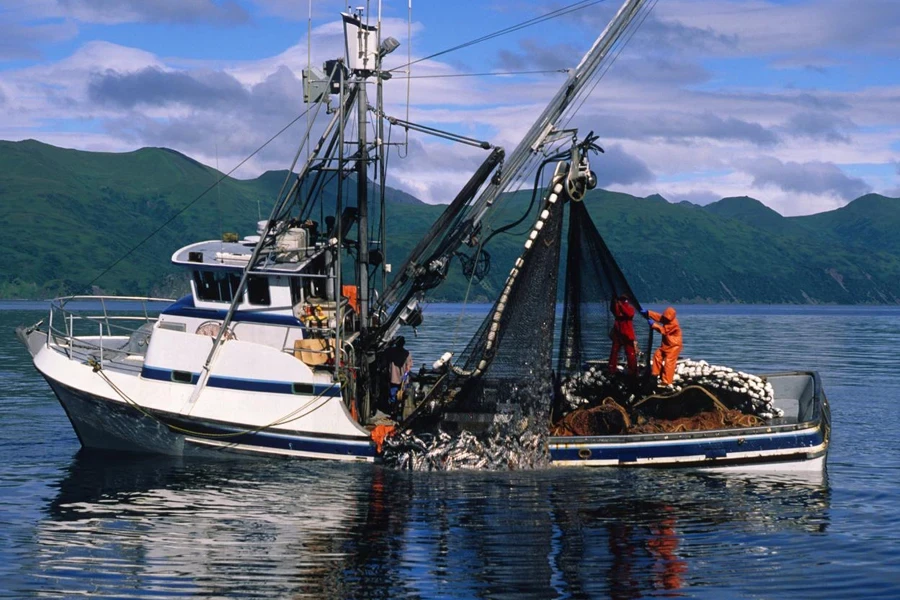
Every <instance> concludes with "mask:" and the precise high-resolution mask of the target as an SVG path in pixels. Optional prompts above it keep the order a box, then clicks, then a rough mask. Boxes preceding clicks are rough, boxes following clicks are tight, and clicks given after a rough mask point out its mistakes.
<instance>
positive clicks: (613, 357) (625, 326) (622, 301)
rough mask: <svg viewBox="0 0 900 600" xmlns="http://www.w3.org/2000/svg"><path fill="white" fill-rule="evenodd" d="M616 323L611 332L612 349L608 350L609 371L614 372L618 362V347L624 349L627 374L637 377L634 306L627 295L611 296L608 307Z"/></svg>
mask: <svg viewBox="0 0 900 600" xmlns="http://www.w3.org/2000/svg"><path fill="white" fill-rule="evenodd" d="M609 310H610V312H612V314H613V317H615V319H616V324H615V325H613V328H612V331H611V332H610V333H611V337H612V349H611V350H610V352H609V372H610V373H615V372H616V370H617V369H616V368H617V366H618V364H619V349H620V348H621V349H623V350H625V359H626V361H627V362H628V374H629V375H630V376H632V377H637V357H635V354H634V346H635V344H634V323H632V322H631V320H632V319H633V318H634V307H633V306H631V303H630V302H628V296H626V295H625V294H622V295H621V296H619V297H618V298H613V301H612V303H610V307H609Z"/></svg>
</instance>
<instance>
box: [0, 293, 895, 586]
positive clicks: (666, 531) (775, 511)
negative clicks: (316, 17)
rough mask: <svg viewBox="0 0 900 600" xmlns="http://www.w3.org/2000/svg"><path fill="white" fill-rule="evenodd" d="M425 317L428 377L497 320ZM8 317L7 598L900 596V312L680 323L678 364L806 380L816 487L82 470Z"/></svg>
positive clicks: (21, 318)
mask: <svg viewBox="0 0 900 600" xmlns="http://www.w3.org/2000/svg"><path fill="white" fill-rule="evenodd" d="M459 309H460V307H458V306H451V305H447V306H439V305H435V306H430V307H428V310H427V311H426V319H427V320H426V324H425V326H424V327H422V328H420V330H419V336H418V337H416V338H414V339H413V337H412V336H407V337H408V347H410V348H411V350H412V352H413V356H414V359H415V361H416V363H421V362H429V363H430V362H431V361H433V360H434V359H435V358H436V357H437V356H439V355H440V354H441V353H442V352H444V351H445V350H447V349H452V348H454V347H455V348H459V347H461V346H462V345H464V344H465V340H466V337H467V335H469V334H470V333H471V332H472V331H473V330H474V329H475V328H476V327H477V325H478V322H479V320H480V317H481V316H483V315H484V314H485V308H484V307H469V308H468V309H467V313H466V314H465V315H463V316H462V317H461V318H460V312H459ZM42 316H43V308H41V307H39V306H38V305H36V304H31V303H0V597H3V598H32V597H41V598H47V597H49V598H77V597H85V596H87V597H91V598H177V597H191V598H328V599H330V598H334V599H343V598H384V599H393V598H623V599H625V598H627V599H632V598H643V597H684V598H711V599H718V598H742V599H743V598H746V599H751V598H752V599H759V598H840V599H843V598H900V502H898V501H897V496H898V492H900V452H898V441H900V435H898V433H897V422H898V418H897V415H898V412H900V410H898V409H900V378H898V373H897V370H898V368H900V360H898V358H897V352H896V345H897V341H898V339H900V308H894V307H885V308H878V307H864V308H859V307H812V308H810V307H733V306H728V307H724V306H684V307H679V319H680V321H681V323H682V327H683V329H684V332H685V351H684V356H688V357H691V358H695V359H700V358H703V359H706V360H707V361H709V362H713V363H717V364H727V365H729V366H734V367H737V368H740V369H743V370H747V371H752V372H758V373H761V372H774V371H780V370H796V369H815V370H818V371H819V372H820V374H821V376H822V379H823V383H824V386H825V389H826V392H827V394H828V396H829V399H830V401H831V406H832V419H833V425H834V429H833V438H832V446H831V450H830V454H829V457H828V464H827V469H826V471H825V472H823V473H821V474H814V475H807V476H798V475H791V476H785V475H775V474H760V473H757V474H753V475H747V474H745V475H722V474H715V475H713V474H704V473H702V472H698V471H673V470H658V471H657V470H614V469H610V470H603V469H594V470H590V469H584V468H572V469H559V468H557V469H551V470H546V471H534V472H510V473H495V472H490V473H488V472H455V473H408V472H397V471H391V470H388V469H384V468H381V467H379V466H372V465H344V464H331V463H323V462H312V461H292V460H252V461H240V462H231V461H203V462H196V461H180V460H172V459H161V458H156V457H151V458H147V457H129V456H123V455H111V454H96V453H85V452H83V451H79V443H78V440H77V438H76V437H75V434H74V433H73V431H72V429H71V427H70V426H69V423H68V421H67V419H66V416H65V414H64V412H63V410H62V408H61V407H60V406H59V405H58V404H57V402H56V400H55V398H54V397H53V394H52V393H51V391H50V389H49V388H48V387H47V385H46V383H44V381H43V380H42V379H41V378H40V376H39V375H38V374H37V372H36V371H35V370H34V368H33V367H32V366H31V363H30V359H29V356H28V354H27V352H26V351H25V349H24V348H23V347H22V346H20V345H19V343H18V342H17V340H16V339H15V336H14V333H13V329H14V327H15V326H16V325H19V324H30V323H33V322H35V321H37V320H38V319H40V318H42Z"/></svg>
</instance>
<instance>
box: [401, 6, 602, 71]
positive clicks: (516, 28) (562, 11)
mask: <svg viewBox="0 0 900 600" xmlns="http://www.w3.org/2000/svg"><path fill="white" fill-rule="evenodd" d="M604 1H605V0H581V1H580V2H575V3H573V4H569V5H566V6H563V7H562V8H558V9H556V10H553V11H550V12H548V13H545V14H543V15H540V16H537V17H533V18H531V19H528V20H527V21H522V22H521V23H518V24H516V25H510V26H509V27H505V28H504V29H499V30H497V31H495V32H493V33H489V34H487V35H483V36H481V37H480V38H476V39H474V40H470V41H468V42H464V43H462V44H458V45H456V46H453V47H452V48H447V49H446V50H441V51H440V52H435V53H434V54H429V55H428V56H423V57H422V58H417V59H416V60H414V61H411V62H408V63H406V64H405V65H400V66H399V67H394V68H393V69H390V72H393V71H397V70H399V69H403V68H406V67H410V66H412V65H414V64H416V63H420V62H422V61H425V60H428V59H431V58H435V57H438V56H441V55H443V54H448V53H450V52H455V51H456V50H462V49H463V48H468V47H469V46H474V45H475V44H480V43H481V42H486V41H488V40H492V39H494V38H496V37H500V36H502V35H506V34H507V33H513V32H515V31H519V30H520V29H525V28H526V27H531V26H532V25H537V24H538V23H543V22H544V21H549V20H551V19H555V18H557V17H561V16H564V15H567V14H569V13H571V12H575V11H578V10H581V9H584V8H588V7H590V6H594V5H595V4H600V3H601V2H604Z"/></svg>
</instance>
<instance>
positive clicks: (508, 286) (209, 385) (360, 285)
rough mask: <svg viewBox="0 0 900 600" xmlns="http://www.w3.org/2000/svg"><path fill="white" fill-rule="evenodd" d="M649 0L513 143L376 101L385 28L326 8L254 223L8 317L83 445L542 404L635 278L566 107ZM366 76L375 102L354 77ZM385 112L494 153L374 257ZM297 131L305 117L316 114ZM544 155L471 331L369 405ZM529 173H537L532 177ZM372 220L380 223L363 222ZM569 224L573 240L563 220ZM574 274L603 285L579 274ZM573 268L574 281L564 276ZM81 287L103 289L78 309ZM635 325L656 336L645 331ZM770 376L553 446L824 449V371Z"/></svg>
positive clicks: (195, 447) (444, 419)
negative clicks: (728, 423) (695, 411)
mask: <svg viewBox="0 0 900 600" xmlns="http://www.w3.org/2000/svg"><path fill="white" fill-rule="evenodd" d="M648 10H649V6H648V3H647V2H645V1H644V0H625V2H624V3H623V4H622V6H621V8H620V9H619V10H618V12H617V13H616V14H615V16H614V17H613V19H612V20H611V21H610V23H609V25H608V26H607V27H606V28H605V29H604V31H603V32H601V34H600V35H599V36H598V38H597V39H596V40H595V42H594V44H593V46H592V47H591V48H590V50H589V51H588V52H587V53H586V54H585V56H584V57H583V58H582V60H581V61H580V62H579V63H578V65H577V66H576V67H574V68H573V69H571V70H570V71H569V72H568V75H567V78H566V81H565V82H564V83H563V85H562V86H561V87H560V89H559V91H558V92H557V93H556V94H555V95H554V97H553V98H552V99H551V101H550V102H549V104H548V105H547V107H546V108H545V109H544V111H543V112H542V113H541V115H540V116H539V117H538V119H537V120H536V121H535V123H534V124H533V125H532V126H531V128H530V129H529V130H528V132H527V133H526V135H525V137H524V138H523V139H522V141H521V142H520V143H519V145H518V146H517V147H516V148H514V149H513V150H512V151H511V152H509V153H507V152H506V151H505V150H504V149H503V148H500V147H497V146H495V145H493V144H490V143H489V142H486V141H482V140H474V139H471V138H466V137H463V136H459V135H455V134H452V133H449V132H441V131H438V130H436V129H434V128H432V127H429V126H425V125H421V124H416V123H413V122H411V121H408V120H403V119H399V118H396V117H392V116H390V115H387V114H386V113H385V109H384V105H383V102H382V95H383V94H382V86H383V85H384V83H385V81H387V80H388V79H390V73H389V72H388V71H387V70H385V69H383V68H382V60H383V58H384V57H385V56H386V55H387V54H389V53H390V52H391V51H392V50H393V49H395V48H396V47H397V46H398V44H399V43H398V42H397V41H396V40H394V39H393V38H384V39H382V36H381V27H380V23H379V22H370V21H369V19H368V17H367V16H366V15H365V14H364V13H363V12H362V11H361V10H357V11H355V12H351V13H345V14H342V21H343V25H344V31H345V39H346V44H345V46H346V48H345V50H346V53H345V56H344V57H343V58H340V59H336V60H331V61H327V62H326V63H325V64H324V65H323V69H322V70H321V71H320V70H318V69H312V68H311V69H308V70H305V71H304V74H303V75H304V99H305V100H306V101H307V103H308V104H309V106H310V110H311V111H313V115H318V114H319V113H320V112H324V113H327V114H328V115H331V116H330V119H329V120H328V121H327V124H325V126H324V130H323V132H322V133H321V135H320V136H319V137H318V138H317V142H316V143H315V144H308V145H307V147H306V149H307V153H308V158H307V159H306V161H305V162H303V163H302V164H301V165H300V166H299V168H297V158H295V160H294V164H292V165H291V168H290V170H289V175H288V176H287V178H286V180H285V182H284V185H283V186H282V190H281V192H280V193H279V196H278V198H277V199H276V202H275V203H274V207H273V209H272V212H271V214H270V216H269V218H268V219H266V220H264V221H260V222H259V223H258V224H257V229H256V232H255V235H250V236H245V237H244V238H240V239H239V238H238V237H237V236H226V238H223V239H220V240H206V241H201V242H196V243H192V244H190V245H188V246H185V247H183V248H180V249H178V250H176V251H175V252H174V254H173V255H172V258H171V261H172V263H173V264H174V265H176V266H177V267H179V268H181V269H182V270H183V272H184V274H185V277H186V278H187V280H188V281H189V283H190V289H191V292H190V294H188V295H187V296H185V297H183V298H181V299H178V300H173V299H161V298H138V297H107V296H83V297H82V296H75V297H67V298H61V299H58V300H56V301H54V302H53V303H52V306H51V309H50V314H49V316H48V318H47V319H46V320H45V321H42V322H40V323H38V324H35V325H33V326H30V327H22V328H19V329H18V330H17V334H18V336H19V338H20V339H21V341H22V342H23V343H24V344H25V346H26V347H27V349H28V351H29V352H30V353H31V355H32V356H33V361H34V365H35V367H36V368H37V370H38V371H39V373H40V374H41V375H42V376H43V377H44V378H45V379H46V380H47V382H48V384H49V385H50V387H51V388H52V390H53V391H54V393H55V394H56V396H57V398H58V399H59V401H60V403H61V404H62V406H63V408H64V409H65V412H66V414H67V416H68V417H69V420H70V421H71V423H72V426H73V428H74V430H75V432H76V434H77V436H78V438H79V440H80V441H81V443H82V445H83V446H84V447H86V448H94V449H103V450H109V451H125V452H140V453H155V454H164V455H175V456H192V455H200V456H208V455H215V456H222V455H229V456H230V455H242V454H243V455H247V454H249V455H267V456H288V457H300V458H318V459H330V460H344V461H367V462H372V461H376V460H380V459H381V458H382V456H383V455H382V443H383V441H384V439H385V438H386V437H387V436H389V435H390V434H391V433H392V432H393V431H397V430H399V429H406V428H425V427H434V426H438V427H444V428H448V429H451V428H454V427H456V428H459V429H466V428H471V427H472V426H473V425H479V424H481V425H483V424H485V423H491V422H493V421H495V420H496V417H497V416H498V415H508V414H510V413H519V414H524V413H526V412H527V413H528V414H529V415H531V414H534V412H535V410H537V411H538V412H540V411H541V410H544V409H548V407H549V400H548V398H551V397H553V396H554V385H553V382H554V381H555V380H556V379H557V378H559V377H561V376H562V375H563V374H564V373H568V374H571V373H573V372H575V371H577V370H578V369H581V368H582V367H583V366H584V365H585V364H587V362H588V361H589V360H591V359H596V358H597V357H598V356H602V355H603V352H604V351H605V352H607V353H608V350H604V348H603V347H602V343H601V344H600V345H599V346H598V345H597V344H596V340H597V339H601V338H603V337H605V332H606V331H608V314H606V313H607V312H608V311H607V307H608V302H607V301H606V300H602V299H606V298H609V297H610V296H611V295H612V294H619V293H622V292H623V291H627V292H629V293H630V288H628V287H627V282H626V281H624V278H623V277H622V276H621V272H620V271H618V267H617V266H615V261H614V259H613V258H612V256H611V254H609V252H608V250H606V249H605V244H603V243H602V240H600V241H597V240H599V235H594V234H595V233H596V232H595V230H594V231H593V233H592V232H591V231H590V228H591V227H592V224H591V221H590V218H589V217H588V216H586V215H587V213H586V210H585V209H584V208H583V206H584V203H583V200H584V198H585V195H586V194H587V192H588V191H589V190H590V189H592V188H594V187H595V186H596V183H597V179H596V176H595V174H594V173H593V171H592V170H591V165H590V156H591V155H592V154H594V155H596V154H598V153H600V152H602V149H601V148H600V147H599V145H597V143H596V139H597V138H596V137H595V136H593V134H587V135H583V136H582V135H580V134H579V132H578V131H577V130H573V129H565V128H564V126H563V125H562V124H563V123H567V122H568V121H569V119H570V118H571V117H572V115H573V114H574V111H577V109H578V107H580V106H581V104H582V102H583V99H584V97H585V95H586V94H588V93H589V92H590V90H591V89H592V88H593V86H594V85H596V82H597V80H598V78H599V77H600V76H602V73H603V72H604V68H605V67H607V68H608V66H609V64H610V62H611V60H613V59H614V57H615V55H616V54H617V52H618V51H619V50H620V45H621V41H620V40H622V39H624V36H627V35H628V34H629V33H630V32H632V31H633V29H634V28H635V27H637V26H638V25H639V24H640V22H641V21H642V18H641V17H642V16H644V15H646V12H647V11H648ZM373 84H374V86H375V88H376V93H375V98H374V102H373V103H372V106H370V99H369V94H368V89H367V88H368V86H369V85H373ZM370 118H372V119H373V120H374V121H373V122H370V120H369V119H370ZM315 121H316V119H315V118H314V119H312V122H315ZM386 124H387V125H388V126H399V127H402V128H404V129H406V130H413V131H419V132H422V133H425V134H435V135H439V136H441V137H442V138H444V139H450V140H452V141H455V142H460V143H465V144H469V145H472V146H476V147H480V148H483V149H485V151H486V152H487V153H488V154H487V157H486V158H485V159H484V162H483V163H482V165H481V166H480V167H479V168H478V169H477V170H476V172H475V173H474V174H473V175H472V177H471V179H470V180H469V181H468V182H467V183H466V184H465V185H464V186H463V188H462V189H461V190H460V191H459V193H458V194H457V195H456V197H455V198H454V199H453V200H452V201H451V202H450V203H449V205H448V206H447V208H446V210H445V211H444V213H443V214H442V215H441V216H440V217H439V218H438V220H437V221H436V222H435V223H434V224H433V225H432V227H431V228H430V229H429V231H428V232H427V234H426V235H425V236H424V237H423V238H422V239H421V240H419V241H418V243H417V244H416V246H415V247H414V248H413V250H412V251H411V252H410V253H409V255H408V256H407V257H406V258H405V260H404V261H403V263H402V265H401V267H400V268H399V269H396V270H395V271H394V273H393V274H391V273H390V272H389V270H390V267H389V265H388V264H387V263H386V262H385V260H384V256H385V250H386V248H387V247H388V245H389V242H390V240H389V238H388V236H387V235H386V233H385V228H384V221H385V189H384V181H385V175H386V165H387V160H386V149H387V146H388V144H387V143H386V142H384V140H386V139H389V137H388V136H386V135H385V132H384V128H385V126H386ZM370 127H372V128H374V130H375V131H376V132H377V134H376V137H375V139H374V140H369V139H367V132H368V131H369V129H370ZM351 130H353V131H354V132H355V134H356V138H355V139H354V140H353V142H352V146H351V145H350V143H349V142H348V138H347V135H346V134H347V132H348V131H351ZM304 139H305V140H312V139H314V138H313V137H312V125H311V126H310V129H309V130H308V131H307V132H306V134H305V135H304ZM302 150H303V148H301V151H298V153H297V157H299V156H301V155H302V154H303V152H302ZM545 169H551V170H552V178H551V182H550V185H549V186H548V187H547V188H546V189H545V190H543V193H542V195H541V200H540V202H536V201H535V200H533V202H532V204H534V205H536V206H537V211H536V213H537V215H536V216H535V217H532V221H531V226H530V230H529V233H528V235H527V239H526V240H525V242H524V247H523V248H522V252H521V255H520V256H519V258H517V259H516V261H515V263H514V264H513V265H512V266H511V267H510V271H509V276H508V277H507V279H506V282H505V285H504V287H503V289H502V290H501V292H500V294H499V295H498V297H497V299H496V302H495V304H494V307H493V309H492V311H491V313H490V315H489V316H488V318H487V319H486V320H485V322H484V323H483V325H482V327H481V328H480V330H479V332H478V334H477V335H476V336H475V337H473V339H472V341H471V342H470V343H469V346H468V347H467V348H466V350H465V351H464V352H462V353H460V355H459V356H458V357H454V356H453V354H452V352H447V353H446V354H445V355H444V356H443V357H442V358H441V359H440V360H439V361H437V362H436V363H435V364H434V365H433V368H432V369H431V370H429V371H427V372H425V371H422V372H420V373H418V374H414V375H413V377H412V382H411V383H410V384H409V386H408V390H409V391H408V394H407V400H406V403H407V410H405V411H402V412H401V414H399V415H395V416H396V417H397V419H396V420H397V421H400V422H399V423H396V422H390V421H389V422H387V423H386V422H385V421H383V420H382V421H381V422H378V421H377V420H376V421H373V419H372V416H373V415H376V416H377V413H376V411H375V408H376V406H377V404H378V402H379V399H380V397H381V396H382V395H383V394H384V389H383V388H384V387H385V377H386V369H387V367H386V366H385V361H384V360H383V359H382V357H383V356H384V355H385V353H386V352H387V351H388V349H389V348H391V346H392V345H393V344H394V343H395V340H397V338H398V333H399V332H400V330H401V328H403V327H417V326H418V325H420V324H421V323H422V320H423V308H422V307H423V303H424V302H425V301H426V299H427V298H428V295H429V293H431V291H432V290H434V289H435V288H437V287H438V286H439V285H440V284H441V283H442V282H443V281H444V280H445V279H446V277H447V274H448V272H449V270H450V269H451V266H452V264H453V263H454V259H457V261H456V262H458V263H460V264H461V265H462V267H463V270H464V273H465V274H466V276H467V277H468V278H469V279H470V280H471V281H475V280H477V279H479V278H481V277H483V276H484V275H485V271H486V270H487V266H488V264H489V262H490V261H489V260H487V256H488V255H487V248H489V247H490V246H489V244H490V241H491V239H492V238H493V237H494V236H495V235H497V234H498V233H502V232H504V231H505V230H506V229H509V228H510V226H512V225H515V223H518V222H522V221H524V220H525V218H526V217H528V216H529V214H530V213H531V212H532V211H531V209H530V208H529V213H526V215H524V216H523V217H522V219H519V220H518V221H516V222H515V223H512V224H510V225H509V226H504V227H499V228H497V229H494V230H490V229H489V228H488V227H487V226H486V223H487V222H488V221H487V220H486V217H488V216H490V215H493V214H495V211H496V210H497V207H498V206H499V205H501V204H502V203H503V202H504V199H505V198H507V197H508V196H509V195H510V194H509V192H511V191H515V190H516V189H519V187H520V186H522V185H523V182H525V181H526V178H527V177H529V176H530V175H531V174H533V173H538V174H540V173H543V171H544V170H545ZM373 181H377V182H379V184H380V185H381V186H382V187H381V189H380V193H378V194H373V193H372V192H371V190H370V188H372V187H373V186H374V185H375V184H373ZM539 188H540V186H539V185H538V183H537V178H536V179H535V186H534V191H533V194H534V198H537V196H538V194H539V193H541V192H542V190H540V189H539ZM351 192H353V193H352V195H351ZM351 200H352V201H351ZM370 209H373V210H374V211H375V213H374V214H375V215H377V217H378V219H380V220H381V226H380V227H377V228H372V227H371V225H372V223H373V220H376V221H377V219H373V216H371V215H370ZM315 211H318V212H315ZM566 211H568V214H569V225H568V229H569V234H568V240H567V241H568V248H569V250H568V263H567V266H566V268H565V274H566V289H567V292H566V294H567V300H566V306H567V309H566V311H565V314H564V317H563V321H562V325H561V327H560V331H562V336H561V337H562V339H563V340H564V343H567V344H568V345H567V346H561V348H560V351H559V354H560V356H561V357H562V358H561V359H560V360H561V362H559V363H558V367H557V370H556V371H554V370H553V368H552V357H551V354H552V352H551V351H550V346H552V344H553V340H554V332H555V331H556V329H555V327H556V319H555V312H556V306H557V296H556V295H557V284H558V282H559V273H560V271H561V267H560V256H561V252H560V248H561V247H562V246H563V243H562V231H563V229H564V226H563V220H564V214H566ZM314 214H328V215H330V216H329V217H327V218H325V219H324V223H319V222H316V221H314V220H312V218H311V215H314ZM573 223H574V224H579V225H577V226H573ZM370 230H372V231H376V230H377V232H378V233H377V235H376V236H375V237H374V239H370ZM585 231H587V233H588V237H587V238H586V241H585V240H582V239H580V238H577V236H578V235H582V234H584V232H585ZM573 236H575V237H573ZM598 244H599V245H600V246H602V248H601V249H602V250H603V251H604V252H605V253H606V254H605V255H604V257H603V260H602V261H601V262H602V264H604V265H607V267H608V268H607V267H604V268H607V270H608V269H609V268H612V269H613V270H614V271H615V276H614V277H612V278H610V277H609V276H608V274H607V276H605V279H604V277H600V276H594V277H591V276H588V275H585V274H584V273H586V272H588V271H589V270H590V269H591V268H594V269H596V268H599V267H598V266H597V265H598V264H601V263H597V264H594V265H593V266H591V265H592V261H593V259H592V258H590V256H589V255H585V256H584V257H579V256H578V255H576V254H572V252H573V250H572V248H580V249H581V250H577V251H583V250H584V248H588V249H590V248H593V247H594V246H597V245H598ZM390 276H392V278H391V277H390ZM579 282H580V283H579ZM592 282H593V283H592ZM598 282H599V283H598ZM585 283H590V284H591V285H599V286H600V287H598V288H596V289H594V290H588V289H587V288H586V287H585V285H584V284H585ZM588 287H589V286H588ZM576 289H580V290H581V291H580V292H579V294H581V295H580V296H579V297H578V298H575V297H574V296H573V297H570V291H571V290H576ZM84 303H87V306H88V307H93V308H99V310H98V311H96V312H90V311H88V312H85V311H83V310H80V307H81V306H83V305H84ZM591 332H593V333H591ZM597 332H603V333H602V335H597ZM591 339H593V341H591ZM648 339H649V345H651V346H652V335H651V336H649V338H648ZM649 350H650V348H647V351H648V356H649ZM768 381H769V382H770V383H771V385H772V386H773V389H774V402H775V403H776V404H777V405H778V407H779V408H780V409H783V410H784V412H785V415H784V416H779V417H777V418H772V419H769V420H768V421H766V422H764V423H763V424H762V425H760V426H758V427H752V428H746V429H741V430H731V429H720V430H715V431H706V432H686V433H675V434H664V435H655V434H637V435H627V436H576V437H555V436H550V437H549V438H548V442H547V444H546V448H547V449H548V451H549V458H550V461H551V462H552V464H558V465H566V466H568V465H575V464H578V465H589V466H601V465H616V466H645V465H647V466H661V465H666V466H704V467H719V466H730V465H751V464H764V465H773V464H783V465H786V464H789V463H791V464H794V463H796V464H802V465H805V466H812V467H816V466H819V467H821V464H822V462H823V461H824V456H825V453H826V451H827V447H828V440H829V431H830V429H829V418H828V404H827V401H826V400H825V395H824V392H823V390H822V387H821V383H820V380H819V378H818V376H817V375H816V374H815V373H791V374H781V375H773V376H770V377H769V378H768ZM526 408H527V410H526ZM548 425H549V424H548V423H546V422H544V423H543V425H542V426H543V427H544V428H545V430H546V427H548ZM545 432H546V431H545Z"/></svg>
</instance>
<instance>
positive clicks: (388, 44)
mask: <svg viewBox="0 0 900 600" xmlns="http://www.w3.org/2000/svg"><path fill="white" fill-rule="evenodd" d="M399 47H400V42H398V41H397V38H392V37H387V38H384V39H383V40H381V45H380V46H379V47H378V55H379V56H381V57H385V56H387V55H388V54H390V53H391V52H393V51H394V50H396V49H397V48H399Z"/></svg>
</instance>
